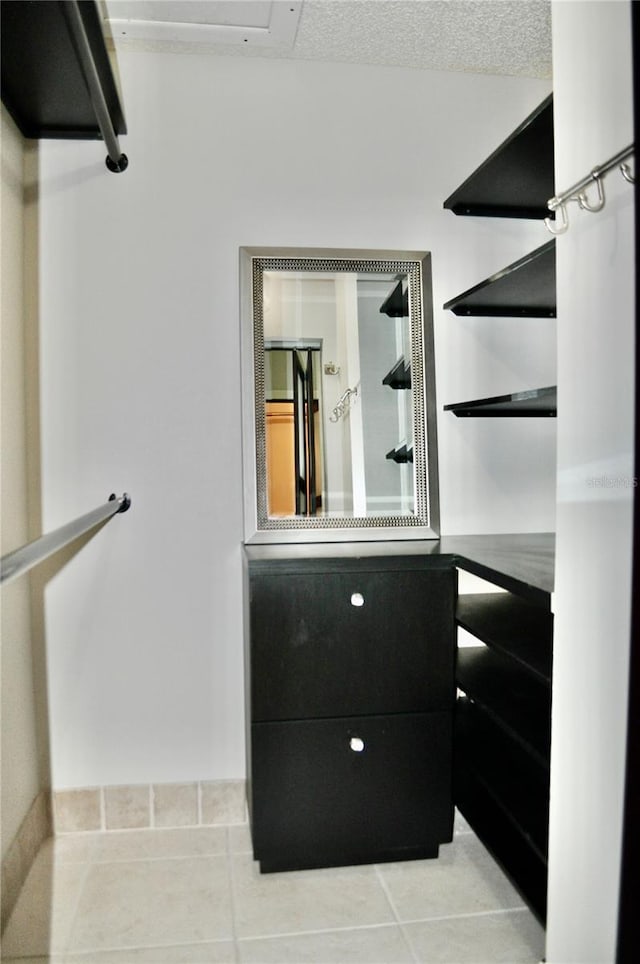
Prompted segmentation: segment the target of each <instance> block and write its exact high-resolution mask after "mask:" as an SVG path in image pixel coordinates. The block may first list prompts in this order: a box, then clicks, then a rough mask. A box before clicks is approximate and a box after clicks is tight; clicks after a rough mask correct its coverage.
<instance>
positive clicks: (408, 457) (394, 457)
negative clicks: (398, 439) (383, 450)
mask: <svg viewBox="0 0 640 964" xmlns="http://www.w3.org/2000/svg"><path fill="white" fill-rule="evenodd" d="M385 459H389V460H390V461H391V462H397V463H398V464H399V465H402V464H404V463H405V462H413V448H407V446H406V445H405V444H404V443H403V444H402V445H397V446H396V447H395V448H394V449H391V451H390V452H387V454H386V455H385Z"/></svg>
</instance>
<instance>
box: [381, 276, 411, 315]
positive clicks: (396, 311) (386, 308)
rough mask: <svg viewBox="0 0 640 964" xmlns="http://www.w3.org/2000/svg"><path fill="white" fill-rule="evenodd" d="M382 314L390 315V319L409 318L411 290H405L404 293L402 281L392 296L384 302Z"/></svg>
mask: <svg viewBox="0 0 640 964" xmlns="http://www.w3.org/2000/svg"><path fill="white" fill-rule="evenodd" d="M380 314H382V315H388V316H389V318H408V317H409V289H408V288H405V289H404V291H403V288H402V281H398V284H397V285H396V286H395V288H394V289H393V291H392V292H391V294H390V295H389V296H388V297H387V298H386V299H385V301H383V303H382V305H381V306H380Z"/></svg>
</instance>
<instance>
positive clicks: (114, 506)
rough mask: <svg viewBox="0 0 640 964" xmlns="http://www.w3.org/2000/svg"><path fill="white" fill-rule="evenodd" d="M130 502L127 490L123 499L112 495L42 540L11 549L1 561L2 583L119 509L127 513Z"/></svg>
mask: <svg viewBox="0 0 640 964" xmlns="http://www.w3.org/2000/svg"><path fill="white" fill-rule="evenodd" d="M130 505H131V499H130V498H129V496H128V495H127V493H126V492H125V493H124V495H121V496H120V498H117V497H116V496H115V495H110V496H109V501H108V502H105V504H104V505H101V506H98V508H97V509H92V511H91V512H87V513H86V514H85V515H82V516H80V517H79V518H77V519H74V521H73V522H67V524H66V525H63V526H60V528H59V529H54V531H53V532H49V533H47V535H44V536H40V538H39V539H35V540H34V541H33V542H29V543H28V544H27V545H26V546H22V548H21V549H16V550H15V551H14V552H9V553H8V554H7V555H6V556H3V557H2V559H1V560H0V583H3V582H9V580H10V579H15V578H16V577H17V576H21V575H22V573H24V572H27V570H28V569H32V568H33V566H35V565H37V564H38V563H39V562H43V561H44V560H45V559H47V558H48V557H49V556H51V555H53V553H54V552H57V551H58V549H62V548H64V546H67V545H69V543H70V542H73V541H74V539H77V538H78V537H79V536H81V535H83V534H84V533H85V532H88V531H89V529H93V528H95V526H97V525H99V523H100V522H103V521H105V520H106V519H110V518H111V516H113V515H116V514H117V513H118V512H126V511H127V509H128V508H129V506H130Z"/></svg>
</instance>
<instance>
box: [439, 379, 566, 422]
mask: <svg viewBox="0 0 640 964" xmlns="http://www.w3.org/2000/svg"><path fill="white" fill-rule="evenodd" d="M444 410H445V412H453V413H454V415H457V416H458V418H462V417H466V418H478V417H480V416H482V417H487V418H508V417H511V418H515V417H517V418H532V417H533V418H539V417H540V416H547V417H551V418H555V416H556V415H557V410H558V402H557V389H556V388H555V386H553V385H552V386H550V387H548V388H534V389H531V390H530V391H525V392H512V393H511V394H509V395H494V396H493V397H492V398H476V399H472V400H471V401H469V402H453V403H452V404H450V405H445V406H444Z"/></svg>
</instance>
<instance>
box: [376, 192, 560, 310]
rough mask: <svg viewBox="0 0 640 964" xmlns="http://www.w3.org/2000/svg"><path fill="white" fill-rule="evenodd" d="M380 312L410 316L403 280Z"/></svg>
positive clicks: (407, 291)
mask: <svg viewBox="0 0 640 964" xmlns="http://www.w3.org/2000/svg"><path fill="white" fill-rule="evenodd" d="M549 197H551V195H549ZM380 314H382V315H388V316H389V318H408V317H409V289H408V288H406V289H405V290H404V291H403V290H402V282H401V281H399V282H398V284H397V285H396V286H395V288H394V289H393V291H392V292H391V294H390V295H389V297H388V298H387V299H386V300H385V301H384V302H383V303H382V305H381V306H380Z"/></svg>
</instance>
